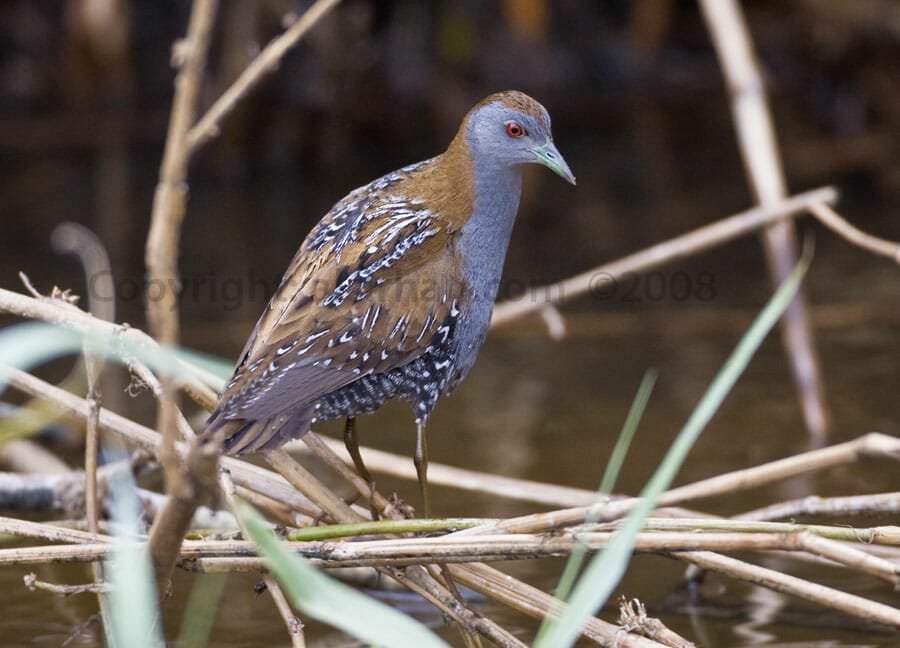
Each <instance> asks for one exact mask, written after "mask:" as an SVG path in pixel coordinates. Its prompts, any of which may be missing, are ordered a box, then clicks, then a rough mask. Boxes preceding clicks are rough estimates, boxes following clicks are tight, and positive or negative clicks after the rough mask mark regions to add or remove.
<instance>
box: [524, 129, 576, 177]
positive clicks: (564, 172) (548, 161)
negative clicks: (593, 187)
mask: <svg viewBox="0 0 900 648" xmlns="http://www.w3.org/2000/svg"><path fill="white" fill-rule="evenodd" d="M528 150H529V151H531V152H532V153H534V157H536V158H537V161H538V162H540V163H541V164H543V165H544V166H545V167H547V168H548V169H550V170H551V171H553V173H555V174H557V175H558V176H560V177H562V178H565V179H566V181H568V182H570V183H571V184H575V176H574V175H572V170H571V169H570V168H569V165H568V164H566V161H565V160H564V159H563V156H562V154H561V153H560V152H559V151H558V150H557V148H556V145H555V144H554V143H553V140H551V139H548V140H547V141H546V142H544V143H543V144H542V145H541V146H535V147H532V148H530V149H528Z"/></svg>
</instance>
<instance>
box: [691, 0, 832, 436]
mask: <svg viewBox="0 0 900 648" xmlns="http://www.w3.org/2000/svg"><path fill="white" fill-rule="evenodd" d="M700 9H701V11H702V13H703V18H704V19H705V21H706V26H707V29H708V30H709V33H710V36H711V37H712V41H713V45H714V46H715V49H716V54H717V55H718V57H719V62H720V65H721V67H722V72H723V74H724V75H725V80H726V83H727V86H728V95H729V98H730V99H731V111H732V116H733V118H734V125H735V129H736V130H737V135H738V144H739V146H740V150H741V157H742V159H743V161H744V168H745V170H746V173H747V177H748V180H749V182H750V185H751V188H752V190H753V193H754V195H755V196H756V200H757V202H758V203H759V205H760V206H763V207H766V206H769V205H777V204H779V203H780V202H781V201H782V200H784V198H785V197H786V196H787V195H788V193H787V185H786V181H785V177H784V171H783V169H782V166H781V158H780V156H779V154H778V144H777V141H776V136H775V127H774V125H773V123H772V116H771V113H770V111H769V106H768V100H767V96H766V91H765V85H764V83H763V78H762V73H761V71H760V68H759V65H758V63H757V59H756V55H755V52H754V51H753V41H752V39H751V37H750V32H749V29H748V28H747V25H746V22H745V20H744V16H743V13H742V12H741V6H740V3H739V2H738V0H700ZM762 241H763V248H764V250H765V253H766V265H767V266H768V269H769V275H770V277H771V279H772V284H773V285H774V286H778V285H780V284H781V283H782V282H784V280H785V279H786V278H787V277H788V275H789V274H790V272H791V269H792V268H793V267H794V266H795V265H796V263H797V259H798V253H797V240H796V234H795V230H794V224H793V223H791V222H789V221H779V222H777V223H772V224H771V225H769V226H767V227H766V228H765V229H764V230H763V232H762ZM782 322H783V326H782V327H781V339H782V342H783V344H784V348H785V352H786V353H787V356H788V362H789V364H790V368H791V374H792V376H793V379H794V385H795V387H796V389H797V395H798V396H799V399H800V407H801V410H802V412H803V419H804V422H805V423H806V429H807V432H808V433H809V435H810V437H811V438H812V439H813V441H814V443H815V444H817V445H822V444H823V443H824V441H825V439H826V438H827V435H828V426H829V421H828V407H827V405H826V403H825V391H824V388H823V387H822V375H821V373H822V372H821V369H820V362H819V357H818V354H817V353H816V349H815V342H814V336H813V332H812V328H811V327H810V325H809V316H808V312H807V306H806V299H805V297H804V295H803V292H802V289H801V290H800V291H799V292H798V293H797V295H796V296H795V297H794V300H793V301H792V302H791V304H790V306H788V309H787V311H785V313H784V316H783V317H782Z"/></svg>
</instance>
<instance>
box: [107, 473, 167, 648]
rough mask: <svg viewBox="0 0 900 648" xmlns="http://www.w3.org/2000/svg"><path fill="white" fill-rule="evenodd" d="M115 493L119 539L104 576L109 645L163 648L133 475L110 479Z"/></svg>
mask: <svg viewBox="0 0 900 648" xmlns="http://www.w3.org/2000/svg"><path fill="white" fill-rule="evenodd" d="M110 489H111V490H112V492H113V505H112V522H113V525H112V530H113V535H114V536H115V538H116V539H117V541H118V542H117V543H116V547H115V549H114V550H113V552H112V556H111V557H110V558H109V559H108V560H106V561H105V562H104V565H103V574H104V577H105V578H106V580H107V581H108V582H109V584H110V586H111V589H110V592H109V594H107V595H106V596H108V598H109V612H110V618H109V619H105V621H106V624H107V627H109V628H110V630H111V632H112V637H109V641H108V643H109V645H111V646H115V647H116V648H160V647H162V646H164V645H165V644H164V643H163V639H162V635H161V633H160V626H159V605H158V603H157V600H156V583H155V582H154V578H153V566H152V565H151V564H150V556H149V555H148V553H147V543H146V542H140V541H139V540H138V522H139V519H140V512H141V507H140V503H139V502H138V498H137V486H136V485H135V483H134V480H133V479H132V478H131V474H130V473H127V474H123V473H116V474H115V475H114V476H113V477H112V478H110Z"/></svg>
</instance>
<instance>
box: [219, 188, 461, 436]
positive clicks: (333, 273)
mask: <svg viewBox="0 0 900 648" xmlns="http://www.w3.org/2000/svg"><path fill="white" fill-rule="evenodd" d="M378 182H384V179H382V180H379V181H376V183H373V185H376V184H377V183H378ZM373 185H369V186H368V187H364V188H362V189H360V190H357V191H356V192H354V193H352V194H350V195H349V196H348V197H347V198H345V199H344V200H343V201H341V202H340V203H338V204H337V205H335V207H334V208H333V209H332V210H331V212H329V214H328V215H327V216H326V218H324V219H323V220H322V222H321V223H320V224H319V225H318V226H317V227H316V228H315V229H314V230H313V231H312V232H311V233H310V235H309V236H308V237H307V239H306V240H305V241H304V243H303V245H302V246H301V248H300V250H299V251H298V253H297V255H296V256H295V258H294V260H293V261H292V262H291V265H290V267H289V269H288V271H287V273H286V274H285V277H284V279H283V280H282V283H281V285H280V287H279V288H278V290H277V291H276V293H275V295H274V296H273V298H272V300H271V301H270V302H269V305H268V307H267V309H266V311H265V312H264V313H263V315H262V317H261V318H260V320H259V322H258V323H257V325H256V328H255V330H254V332H253V334H252V336H251V338H250V340H249V341H248V343H247V346H246V347H245V349H244V352H243V354H242V358H241V361H240V362H239V364H238V366H237V368H236V370H235V373H234V376H233V378H232V380H231V382H230V383H229V384H228V386H227V388H226V389H225V391H224V393H223V394H222V397H221V400H220V405H219V408H218V409H217V410H216V412H214V413H213V416H212V419H211V420H212V421H216V420H220V421H221V420H229V419H248V420H259V419H264V418H269V417H272V416H275V415H277V414H279V413H281V412H284V411H286V410H288V409H291V408H294V407H297V406H299V405H303V404H306V403H310V402H311V401H314V400H316V399H318V398H320V397H322V396H324V395H325V394H328V393H330V392H332V391H334V390H336V389H339V388H341V387H343V386H345V385H348V384H350V383H351V382H353V381H355V380H358V379H359V378H360V377H362V376H364V375H368V374H372V373H383V372H386V371H389V370H391V369H393V368H395V367H399V366H402V365H405V364H407V363H409V362H411V361H413V360H414V359H415V358H417V357H419V356H420V355H422V354H423V353H424V352H425V351H426V350H427V349H428V347H429V345H431V344H432V343H433V342H434V341H435V336H440V335H447V334H448V328H447V325H446V324H447V320H448V317H449V316H450V314H451V312H452V313H453V315H455V312H454V311H455V310H456V309H457V308H458V304H459V301H460V299H461V298H462V295H463V294H464V292H465V289H464V284H463V281H462V280H461V279H460V278H459V274H458V271H455V270H456V269H457V268H458V267H459V263H458V258H457V254H458V252H457V249H456V236H457V233H456V232H454V231H451V229H450V228H448V227H447V226H445V225H442V224H441V223H440V222H439V219H437V218H436V217H435V216H434V214H432V213H431V212H430V211H429V210H428V209H427V208H425V207H424V206H423V205H422V204H421V202H418V203H417V202H416V201H412V202H408V201H402V200H400V199H399V198H397V196H396V194H393V193H391V191H390V189H391V188H392V186H391V185H388V186H387V187H386V190H376V191H373V190H372V186H373Z"/></svg>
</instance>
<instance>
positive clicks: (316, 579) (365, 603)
mask: <svg viewBox="0 0 900 648" xmlns="http://www.w3.org/2000/svg"><path fill="white" fill-rule="evenodd" d="M235 513H236V514H238V515H239V516H240V517H241V519H242V520H243V522H244V524H245V525H246V527H247V530H248V532H249V533H250V535H251V536H252V537H253V540H254V542H256V544H257V546H258V547H259V551H260V553H261V554H262V556H263V557H264V558H265V559H266V562H267V563H268V565H269V568H270V569H271V570H272V573H273V574H275V577H276V578H277V579H278V582H279V583H280V584H281V586H282V587H283V588H284V591H285V593H286V594H287V595H288V598H289V599H290V601H291V603H292V604H293V605H294V606H295V607H296V608H297V609H298V610H300V611H301V612H302V613H303V614H306V615H307V616H310V617H312V618H314V619H317V620H319V621H322V622H323V623H327V624H328V625H330V626H333V627H335V628H338V629H339V630H342V631H343V632H346V633H347V634H350V635H352V636H354V637H356V638H357V639H359V640H360V641H364V642H366V643H369V644H372V645H376V646H390V647H391V648H447V645H448V644H447V643H445V642H444V641H443V640H442V639H440V638H439V637H438V636H436V635H435V634H433V633H432V632H431V631H429V630H428V629H427V628H426V627H425V626H423V625H422V624H420V623H418V622H417V621H415V620H413V619H411V618H410V617H408V616H406V615H405V614H401V613H400V612H398V611H397V610H395V609H393V608H391V607H388V606H387V605H384V604H383V603H379V602H378V601H376V600H374V599H372V598H370V597H368V596H366V595H365V594H362V593H360V592H357V591H356V590H355V589H353V588H352V587H348V586H346V585H344V584H342V583H339V582H337V581H336V580H334V579H332V578H329V577H328V576H326V575H324V574H322V573H320V572H319V571H318V570H317V569H316V568H315V567H312V566H310V564H309V563H308V562H307V561H305V560H303V559H302V558H301V557H300V556H297V555H296V554H294V553H292V552H291V551H290V549H288V546H287V545H286V544H285V543H284V542H283V541H282V540H279V539H278V538H276V537H275V535H274V534H273V533H272V531H271V529H269V528H268V526H266V523H265V522H264V520H263V519H262V518H261V517H260V515H259V514H258V513H257V512H256V511H255V510H253V508H252V507H251V506H250V505H249V504H246V503H244V502H240V503H239V505H238V506H237V507H236V510H235Z"/></svg>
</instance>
